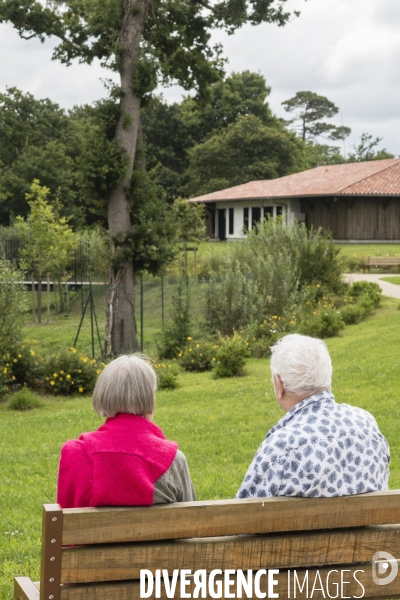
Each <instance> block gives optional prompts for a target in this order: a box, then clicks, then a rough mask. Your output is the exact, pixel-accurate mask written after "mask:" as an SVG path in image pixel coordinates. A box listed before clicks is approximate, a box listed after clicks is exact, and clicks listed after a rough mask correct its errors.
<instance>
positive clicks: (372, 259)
mask: <svg viewBox="0 0 400 600" xmlns="http://www.w3.org/2000/svg"><path fill="white" fill-rule="evenodd" d="M392 266H397V272H398V273H400V256H369V257H368V260H367V262H366V264H365V265H364V273H365V269H368V271H369V270H370V267H392Z"/></svg>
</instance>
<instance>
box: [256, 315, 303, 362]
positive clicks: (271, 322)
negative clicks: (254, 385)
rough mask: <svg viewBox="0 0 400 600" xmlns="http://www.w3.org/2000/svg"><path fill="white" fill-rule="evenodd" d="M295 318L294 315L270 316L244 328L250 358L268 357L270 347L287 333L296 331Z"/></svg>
mask: <svg viewBox="0 0 400 600" xmlns="http://www.w3.org/2000/svg"><path fill="white" fill-rule="evenodd" d="M296 323H297V318H296V316H295V315H290V316H282V317H280V316H278V315H272V316H270V317H267V318H266V319H264V320H263V321H262V322H261V323H259V324H258V325H257V324H252V325H250V326H249V327H246V338H247V341H248V348H249V350H250V354H251V356H253V357H254V358H263V357H264V356H270V354H271V351H270V349H271V346H273V345H274V344H276V342H277V341H278V340H279V339H280V338H281V337H283V336H284V335H286V334H288V333H293V332H294V331H296Z"/></svg>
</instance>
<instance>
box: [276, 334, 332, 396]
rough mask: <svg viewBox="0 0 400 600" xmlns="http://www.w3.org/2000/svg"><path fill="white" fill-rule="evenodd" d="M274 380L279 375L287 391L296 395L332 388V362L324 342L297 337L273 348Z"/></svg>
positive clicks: (286, 337)
mask: <svg viewBox="0 0 400 600" xmlns="http://www.w3.org/2000/svg"><path fill="white" fill-rule="evenodd" d="M271 352H272V357H271V374H272V380H273V379H274V376H275V375H278V376H279V378H280V380H281V381H282V383H283V386H284V388H285V390H287V391H288V392H291V393H293V394H299V395H300V394H303V393H306V392H310V395H312V394H313V393H315V392H317V391H318V390H321V389H325V388H329V387H330V386H331V380H332V362H331V358H330V356H329V352H328V349H327V347H326V345H325V343H324V342H323V341H322V340H319V339H316V338H312V337H308V336H307V335H299V334H297V333H293V334H290V335H285V337H283V338H281V339H280V340H279V341H278V342H277V344H275V346H272V348H271Z"/></svg>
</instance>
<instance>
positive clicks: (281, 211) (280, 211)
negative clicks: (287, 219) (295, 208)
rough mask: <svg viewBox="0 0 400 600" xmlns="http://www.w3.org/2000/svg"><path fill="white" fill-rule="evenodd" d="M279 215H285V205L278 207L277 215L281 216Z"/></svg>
mask: <svg viewBox="0 0 400 600" xmlns="http://www.w3.org/2000/svg"><path fill="white" fill-rule="evenodd" d="M279 215H283V206H277V207H276V216H277V217H279Z"/></svg>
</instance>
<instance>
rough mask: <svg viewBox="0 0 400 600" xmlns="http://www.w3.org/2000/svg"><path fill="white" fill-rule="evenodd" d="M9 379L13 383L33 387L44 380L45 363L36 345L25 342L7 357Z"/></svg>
mask: <svg viewBox="0 0 400 600" xmlns="http://www.w3.org/2000/svg"><path fill="white" fill-rule="evenodd" d="M7 363H8V365H9V368H10V377H11V379H12V381H13V383H18V384H20V385H23V384H24V383H27V384H28V385H29V387H34V386H35V385H37V384H38V383H39V382H40V381H43V380H44V378H45V362H44V358H43V355H42V353H41V351H40V349H38V347H37V344H36V343H33V342H30V341H29V340H25V342H24V343H23V344H20V345H18V346H17V347H16V349H15V350H14V351H13V352H12V353H10V354H9V355H8V356H7Z"/></svg>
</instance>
